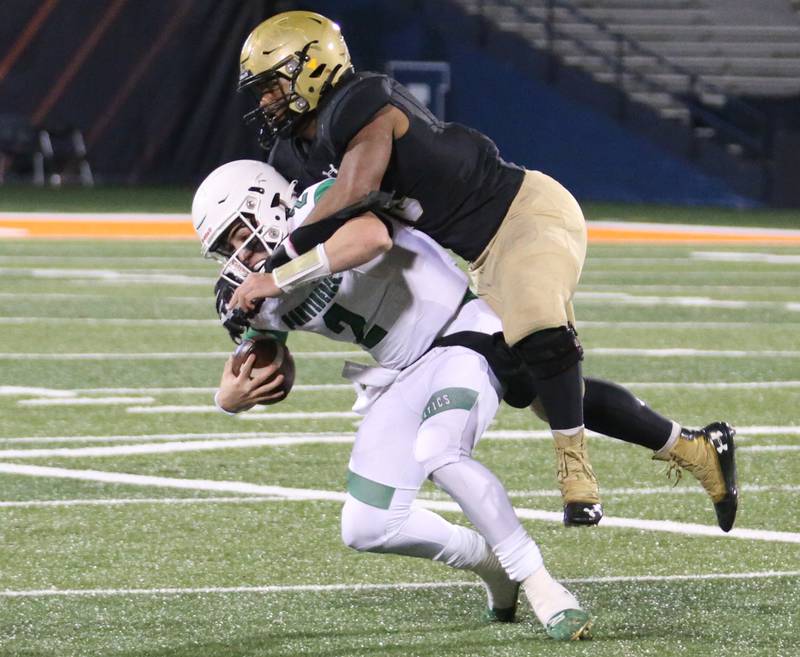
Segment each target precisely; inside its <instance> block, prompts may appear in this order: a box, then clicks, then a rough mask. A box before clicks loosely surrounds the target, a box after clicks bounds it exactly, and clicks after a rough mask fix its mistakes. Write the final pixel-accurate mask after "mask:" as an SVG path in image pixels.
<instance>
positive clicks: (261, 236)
mask: <svg viewBox="0 0 800 657" xmlns="http://www.w3.org/2000/svg"><path fill="white" fill-rule="evenodd" d="M293 190H294V182H292V183H289V182H287V181H286V179H285V178H284V177H283V176H281V175H280V174H279V173H278V172H277V171H276V170H275V169H273V168H272V167H271V166H270V165H269V164H266V163H265V162H259V161H258V160H235V161H233V162H228V163H227V164H223V165H222V166H221V167H218V168H216V169H214V171H212V172H211V173H210V174H209V175H208V177H207V178H206V179H205V180H204V181H203V182H202V183H201V185H200V187H198V188H197V191H196V192H195V195H194V200H193V201H192V224H193V225H194V229H195V231H196V232H197V236H198V237H199V238H200V242H201V244H202V247H201V253H202V254H203V256H204V257H206V258H214V259H216V260H219V261H220V262H222V263H224V265H225V266H224V267H223V270H233V271H238V272H241V274H240V278H244V276H246V275H247V273H249V272H250V271H251V269H250V268H249V267H247V265H246V264H245V263H244V262H242V260H240V259H239V257H238V256H239V254H240V253H241V252H242V251H243V250H245V249H248V250H250V251H252V250H255V251H258V252H261V251H263V252H264V261H266V259H267V257H268V256H269V255H270V254H271V253H272V251H273V250H274V249H275V247H276V246H277V245H278V244H279V243H280V242H281V241H282V240H283V239H284V238H285V237H286V235H287V234H288V232H289V220H288V218H287V210H288V209H289V208H290V207H291V205H292V203H293V202H294V195H293ZM239 222H241V223H242V224H244V225H245V226H246V227H247V228H248V229H249V230H250V233H251V235H250V238H249V239H248V240H247V241H246V242H245V243H244V244H242V245H241V246H240V247H239V248H238V249H236V250H235V251H234V250H233V248H232V247H231V246H230V244H229V243H228V241H227V237H228V236H229V235H230V234H231V230H232V228H233V227H234V226H236V225H238V224H239ZM242 268H243V269H242ZM256 269H260V267H256Z"/></svg>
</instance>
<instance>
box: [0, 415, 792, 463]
mask: <svg viewBox="0 0 800 657" xmlns="http://www.w3.org/2000/svg"><path fill="white" fill-rule="evenodd" d="M245 415H246V414H245ZM314 415H315V414H313V413H309V414H307V416H308V418H306V416H302V417H301V416H298V417H297V418H296V419H311V418H313V417H314ZM348 417H349V416H348ZM257 419H258V418H257ZM736 431H737V440H739V439H746V438H750V437H754V436H797V435H800V426H796V425H784V426H742V427H737V428H736ZM587 435H588V436H589V437H590V438H592V439H593V440H601V439H602V440H609V441H613V440H615V439H613V438H609V437H607V436H603V435H601V434H598V433H595V432H593V431H588V432H587ZM354 437H355V434H354V433H341V432H325V431H321V432H299V433H298V432H269V431H251V432H247V431H235V432H219V433H154V434H122V435H106V436H91V435H86V436H19V437H9V438H0V444H4V443H5V444H36V443H90V442H147V441H176V442H174V444H176V445H191V444H193V443H198V444H205V443H206V442H209V441H210V442H211V443H212V444H216V445H218V447H217V448H218V449H227V448H229V447H231V446H235V445H234V444H233V442H232V441H233V440H238V439H251V438H252V439H263V440H265V441H266V442H265V443H264V446H283V445H303V444H314V443H347V442H352V441H353V440H354ZM550 439H551V434H550V431H548V430H546V429H541V430H514V429H506V430H490V431H486V432H484V434H483V436H482V437H481V440H550ZM177 441H181V442H177ZM278 441H280V442H278ZM158 444H160V445H163V444H165V443H158ZM239 446H241V447H248V446H250V445H247V444H242V445H239ZM764 447H768V448H774V447H782V446H780V445H775V446H768V445H765V446H764ZM788 447H794V446H793V445H791V446H788ZM125 448H126V446H124V445H123V446H120V447H116V448H114V449H117V450H124V449H125ZM78 449H88V448H78ZM92 449H94V448H92ZM205 449H210V448H209V447H206V448H205ZM737 449H745V448H744V447H739V448H737ZM47 451H48V450H44V451H43V452H42V454H44V455H49V454H46V452H47ZM67 451H69V450H67ZM159 451H162V452H164V451H168V450H164V449H160V450H159ZM180 451H190V450H188V449H187V448H181V450H180ZM765 451H770V449H767V450H765ZM17 452H20V453H22V454H24V455H25V456H32V455H34V454H35V453H36V452H35V451H34V450H24V451H22V450H16V451H15V452H14V453H17ZM7 453H8V452H7V451H5V452H3V451H0V455H7ZM66 453H67V452H57V454H66ZM117 453H120V454H121V451H119V452H117ZM108 455H113V452H109V453H108Z"/></svg>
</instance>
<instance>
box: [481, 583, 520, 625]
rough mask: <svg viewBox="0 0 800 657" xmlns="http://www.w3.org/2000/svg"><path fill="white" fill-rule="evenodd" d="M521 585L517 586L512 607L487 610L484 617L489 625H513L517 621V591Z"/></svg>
mask: <svg viewBox="0 0 800 657" xmlns="http://www.w3.org/2000/svg"><path fill="white" fill-rule="evenodd" d="M520 586H522V584H521V583H518V584H517V595H516V596H515V598H514V600H515V602H514V606H513V607H508V608H507V609H495V608H494V607H492V608H491V609H487V610H486V613H485V614H484V617H485V618H486V620H487V621H488V622H490V623H513V622H514V621H515V620H516V619H517V602H516V601H517V600H518V599H519V589H520Z"/></svg>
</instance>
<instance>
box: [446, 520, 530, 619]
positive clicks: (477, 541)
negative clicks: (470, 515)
mask: <svg viewBox="0 0 800 657" xmlns="http://www.w3.org/2000/svg"><path fill="white" fill-rule="evenodd" d="M434 560H435V561H441V562H443V563H446V564H447V565H448V566H450V567H451V568H457V569H460V570H469V571H471V572H473V573H475V574H476V575H477V576H478V577H480V578H481V580H482V581H483V585H484V588H485V589H486V598H487V605H488V607H489V609H511V608H512V607H514V606H515V605H516V604H517V594H518V588H517V586H516V585H514V583H513V582H512V581H511V580H510V579H509V577H508V575H507V574H506V571H505V570H504V569H503V566H502V564H501V563H500V561H499V560H498V558H497V557H496V556H495V554H494V553H493V552H492V550H491V548H490V547H489V545H488V544H487V543H486V540H485V539H484V538H483V536H481V535H480V534H478V532H476V531H474V530H472V529H468V528H467V527H461V526H459V525H453V535H452V536H451V538H450V540H449V541H448V543H447V545H446V546H445V547H444V549H443V550H442V551H441V552H440V553H439V554H437V555H436V556H435V557H434Z"/></svg>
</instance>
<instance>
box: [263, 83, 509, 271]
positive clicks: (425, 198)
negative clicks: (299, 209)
mask: <svg viewBox="0 0 800 657" xmlns="http://www.w3.org/2000/svg"><path fill="white" fill-rule="evenodd" d="M385 105H394V106H395V107H397V108H398V109H400V110H401V111H403V113H404V114H405V115H406V116H407V117H408V120H409V127H408V131H407V132H406V133H405V134H404V135H403V136H402V137H401V138H400V139H396V140H395V141H394V144H393V148H392V155H391V159H390V160H389V166H388V168H387V170H386V173H385V174H384V177H383V181H382V183H381V189H383V190H384V191H390V192H395V193H397V194H398V195H400V196H410V197H412V198H415V199H417V200H418V201H419V202H420V203H421V205H422V209H423V214H422V217H421V218H420V220H419V222H418V223H417V224H416V225H415V227H416V228H418V229H419V230H421V231H423V232H425V233H427V234H428V235H430V236H431V237H432V238H433V239H435V240H436V241H437V242H439V244H441V245H442V246H444V247H446V248H449V249H452V250H453V251H454V252H455V253H457V254H458V255H460V256H462V257H463V258H465V259H466V260H475V258H477V257H478V256H479V255H480V253H481V252H482V251H483V249H484V247H485V246H486V245H487V244H488V243H489V241H490V240H491V238H492V236H493V235H494V234H495V232H496V231H497V229H498V227H499V226H500V223H501V222H502V220H503V217H504V216H505V215H506V212H507V211H508V207H509V206H510V205H511V201H512V200H513V199H514V196H516V194H517V191H518V190H519V188H520V185H521V184H522V178H523V176H524V172H523V170H522V169H521V168H520V167H518V166H516V165H514V164H509V163H507V162H505V161H504V160H503V159H502V158H501V157H500V155H499V153H498V151H497V147H496V146H495V145H494V142H492V140H491V139H489V138H488V137H486V136H485V135H483V134H481V133H480V132H478V131H477V130H473V129H471V128H467V127H465V126H463V125H460V124H458V123H443V122H441V121H439V120H438V119H437V118H436V117H435V116H434V115H433V114H431V112H430V111H429V110H428V109H427V108H426V107H425V106H424V105H423V104H422V103H420V102H419V101H418V100H417V99H416V98H415V97H414V96H413V95H412V94H411V92H409V91H408V90H407V89H406V88H405V87H403V86H402V85H401V84H399V83H398V82H397V81H395V80H393V79H392V78H390V77H388V76H385V75H379V74H376V73H359V74H355V75H351V76H350V77H348V78H346V79H344V80H342V81H341V82H340V83H339V84H338V85H337V86H336V87H335V88H334V89H333V90H332V91H331V92H329V94H327V95H326V96H325V97H324V98H323V102H322V103H321V105H320V107H319V109H318V116H317V129H316V134H315V136H314V139H313V141H311V142H308V141H304V140H301V139H299V138H284V139H279V140H278V141H277V142H276V143H275V145H274V147H273V150H272V152H271V153H270V160H269V161H270V163H271V164H272V165H273V166H274V167H275V168H276V169H277V170H278V171H279V172H280V173H281V174H283V176H284V177H286V178H289V179H290V180H291V179H296V180H298V181H299V182H300V185H301V186H302V187H307V186H308V185H311V184H313V183H315V182H319V181H320V180H322V179H323V178H325V177H328V176H331V175H335V173H336V169H337V168H338V167H339V164H340V163H341V161H342V156H343V155H344V152H345V150H346V148H347V145H348V144H349V143H350V140H351V139H352V138H353V137H354V136H355V135H356V133H357V132H358V131H359V130H361V128H363V127H364V126H365V125H366V124H367V123H369V122H370V120H372V118H373V117H374V116H375V114H376V112H377V111H378V110H379V109H381V108H382V107H384V106H385Z"/></svg>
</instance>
